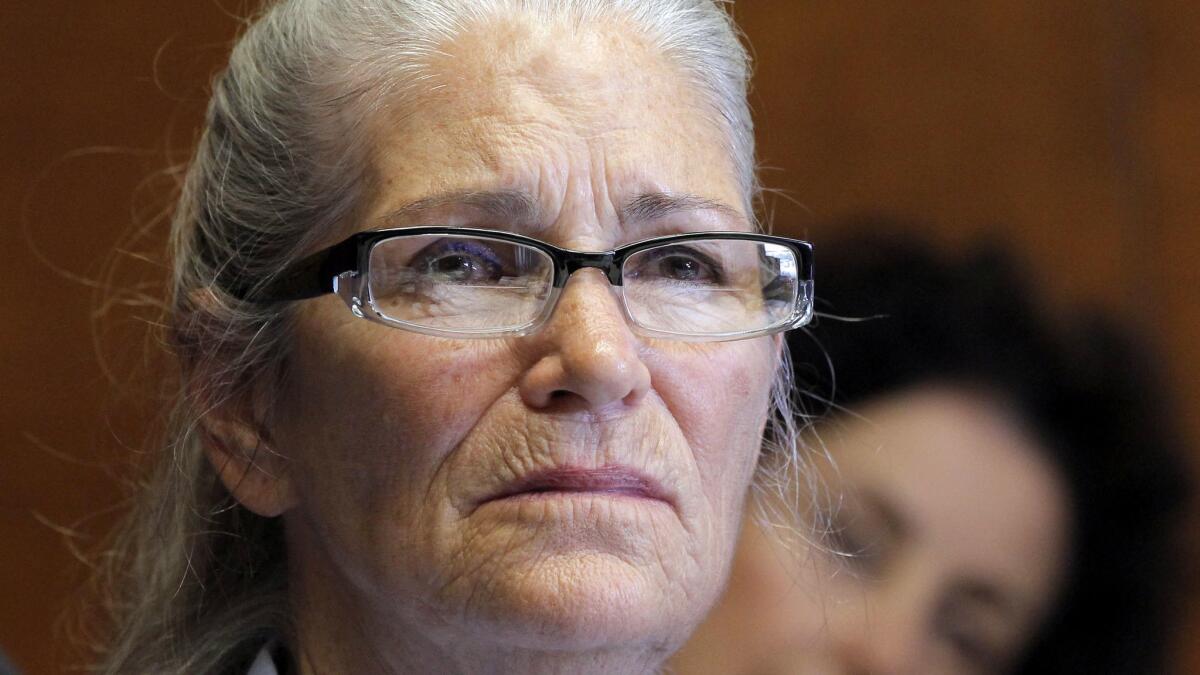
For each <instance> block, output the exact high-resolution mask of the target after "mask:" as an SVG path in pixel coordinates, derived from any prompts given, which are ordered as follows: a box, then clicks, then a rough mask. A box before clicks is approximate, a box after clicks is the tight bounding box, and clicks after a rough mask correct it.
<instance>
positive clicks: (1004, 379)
mask: <svg viewBox="0 0 1200 675" xmlns="http://www.w3.org/2000/svg"><path fill="white" fill-rule="evenodd" d="M904 229H909V228H901V227H899V226H898V223H895V222H892V221H890V220H888V219H886V218H882V219H881V218H874V219H859V220H857V221H854V222H851V223H848V224H846V225H845V226H844V227H843V228H842V231H850V232H861V233H863V234H858V235H850V236H847V237H845V238H843V239H841V240H839V241H837V242H825V243H823V244H822V245H821V246H820V249H821V250H820V253H819V256H818V260H819V262H820V265H819V266H818V270H817V280H816V294H817V300H818V306H817V308H818V312H820V313H822V316H821V317H820V318H819V319H818V322H817V323H816V324H815V325H814V326H813V327H812V328H811V329H810V330H809V331H807V332H799V331H798V332H795V333H793V334H792V335H791V336H790V338H789V339H790V342H791V347H792V352H793V357H794V361H795V364H796V366H795V367H796V377H797V384H799V386H800V390H801V391H807V392H810V395H811V397H812V399H813V400H814V401H818V402H819V403H818V406H817V407H818V410H815V411H813V412H816V413H819V412H821V410H820V409H819V408H821V407H826V408H828V407H832V406H846V407H850V408H853V407H855V406H857V405H859V404H861V403H863V402H864V401H867V400H869V399H872V398H875V397H879V396H883V395H886V394H889V393H894V392H897V391H901V390H905V389H908V388H911V387H914V386H917V385H920V384H923V383H930V382H938V383H950V384H957V385H964V386H967V387H971V388H972V389H982V390H984V391H986V392H988V393H990V394H994V395H995V396H996V397H998V399H999V400H1000V401H1002V402H1004V403H1005V404H1008V405H1009V406H1011V408H1012V409H1013V410H1015V411H1016V412H1017V414H1018V415H1019V416H1020V418H1021V419H1022V420H1023V422H1024V423H1025V424H1026V425H1027V426H1028V427H1029V428H1030V429H1031V430H1032V431H1033V432H1034V434H1035V435H1036V436H1037V437H1038V438H1039V440H1040V441H1041V443H1040V445H1041V446H1042V447H1043V448H1045V450H1046V452H1047V453H1048V454H1049V456H1050V457H1049V458H1050V460H1051V461H1052V462H1053V463H1054V464H1055V465H1056V466H1057V467H1058V469H1059V470H1060V472H1061V475H1062V476H1063V478H1064V482H1065V484H1066V488H1067V490H1068V492H1069V498H1070V503H1071V505H1072V523H1071V525H1072V527H1071V532H1072V540H1071V542H1070V550H1071V556H1070V558H1069V560H1070V561H1071V562H1070V568H1069V569H1068V571H1067V576H1066V579H1065V582H1064V587H1063V588H1062V589H1061V591H1060V596H1059V601H1058V603H1057V605H1056V606H1055V608H1054V609H1053V610H1052V613H1051V616H1050V617H1049V618H1048V619H1047V621H1046V623H1045V624H1044V626H1043V629H1042V630H1041V631H1040V632H1039V634H1038V635H1037V636H1036V637H1035V639H1034V641H1033V643H1032V644H1031V645H1030V646H1029V649H1028V652H1027V653H1026V655H1025V658H1024V659H1023V661H1021V664H1022V665H1021V666H1020V667H1019V668H1018V669H1017V672H1019V673H1089V675H1105V674H1111V675H1127V674H1133V673H1138V674H1144V673H1155V674H1157V673H1163V672H1166V669H1165V652H1166V649H1165V647H1166V639H1167V637H1168V635H1169V628H1170V627H1171V625H1172V622H1173V618H1174V615H1175V613H1176V609H1177V607H1176V606H1177V605H1178V604H1180V603H1179V600H1180V597H1179V591H1178V582H1179V581H1180V580H1181V578H1180V574H1179V572H1180V568H1181V560H1182V559H1181V556H1180V551H1179V550H1178V546H1179V542H1178V537H1177V527H1176V525H1177V524H1178V521H1179V520H1180V518H1181V516H1182V515H1183V513H1184V508H1185V505H1186V501H1187V498H1188V495H1189V493H1190V490H1191V488H1190V484H1189V481H1188V480H1187V478H1186V476H1187V472H1186V468H1185V466H1184V464H1183V461H1182V455H1181V453H1180V446H1179V439H1178V437H1177V436H1176V433H1175V431H1174V428H1173V426H1172V424H1170V422H1171V420H1170V419H1169V414H1168V410H1169V407H1168V406H1167V403H1166V400H1165V393H1164V391H1163V386H1162V385H1161V384H1160V380H1159V379H1158V378H1156V377H1155V368H1154V367H1153V366H1154V364H1153V363H1152V361H1153V359H1152V358H1151V355H1150V353H1149V352H1148V350H1147V349H1146V348H1144V347H1143V346H1142V345H1140V344H1138V343H1136V342H1135V341H1134V340H1133V339H1132V338H1131V337H1130V336H1129V335H1128V334H1127V333H1126V332H1125V331H1122V330H1120V329H1119V328H1118V327H1117V326H1116V325H1115V324H1114V323H1113V322H1112V321H1111V320H1109V319H1107V318H1104V317H1103V316H1102V315H1100V314H1097V313H1083V312H1080V313H1079V314H1077V315H1072V316H1062V315H1059V316H1054V317H1051V316H1050V315H1048V314H1047V313H1046V312H1045V311H1044V309H1043V308H1042V307H1041V306H1040V305H1039V303H1038V302H1037V301H1036V298H1035V293H1034V292H1033V291H1032V290H1031V287H1030V284H1029V283H1028V281H1027V276H1026V275H1024V274H1023V273H1022V270H1020V269H1019V268H1018V266H1017V265H1016V264H1015V262H1014V261H1013V259H1012V258H1011V257H1010V256H1009V255H1007V254H1006V253H1005V252H1004V250H1003V248H1002V247H1000V246H997V245H995V244H990V245H981V246H977V247H976V248H975V249H973V250H971V251H970V252H968V253H966V254H964V255H961V256H959V257H956V258H948V257H941V256H938V255H935V254H933V253H931V248H930V246H929V245H927V244H926V243H922V242H920V241H917V240H914V239H912V238H906V237H903V236H901V235H898V234H891V235H889V234H881V233H887V232H892V233H895V232H899V231H903V230H904ZM868 232H869V233H870V234H866V233H868ZM860 319H861V320H860ZM1052 319H1053V320H1052ZM809 407H810V408H812V407H813V406H809Z"/></svg>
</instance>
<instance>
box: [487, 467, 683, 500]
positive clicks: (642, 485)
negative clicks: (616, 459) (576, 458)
mask: <svg viewBox="0 0 1200 675" xmlns="http://www.w3.org/2000/svg"><path fill="white" fill-rule="evenodd" d="M573 494H579V495H593V496H598V497H612V498H631V499H646V500H654V501H661V502H666V503H667V504H668V505H672V506H673V502H674V500H673V499H671V497H670V495H668V494H667V492H666V490H665V489H663V487H662V485H661V484H660V483H659V482H658V481H656V480H654V479H653V478H650V477H649V476H647V475H645V474H643V473H641V472H639V471H636V470H634V469H631V468H629V467H625V466H604V467H600V468H594V469H589V468H583V467H555V468H553V469H545V470H542V471H537V472H535V473H532V474H529V475H527V476H522V477H521V478H519V479H517V480H516V481H514V482H513V483H511V484H509V485H507V486H505V488H504V489H503V490H502V491H501V492H499V493H497V494H495V495H493V496H491V497H488V498H487V499H485V500H483V502H481V503H487V502H494V501H500V500H504V499H518V498H520V499H539V498H554V497H563V496H568V495H573Z"/></svg>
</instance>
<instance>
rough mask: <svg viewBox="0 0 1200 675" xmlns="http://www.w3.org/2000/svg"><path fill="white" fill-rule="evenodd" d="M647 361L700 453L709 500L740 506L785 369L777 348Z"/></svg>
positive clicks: (708, 351) (747, 346)
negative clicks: (779, 373) (777, 378)
mask: <svg viewBox="0 0 1200 675" xmlns="http://www.w3.org/2000/svg"><path fill="white" fill-rule="evenodd" d="M647 362H648V365H649V366H650V370H651V377H652V380H653V383H654V388H655V391H656V393H657V394H658V395H659V396H660V397H661V398H662V400H663V402H664V403H665V404H666V406H667V408H668V409H669V410H670V412H671V415H672V416H673V417H674V418H675V420H676V422H677V423H678V424H679V428H680V429H681V430H682V432H683V434H684V436H685V437H686V439H687V441H688V444H689V445H690V446H691V448H692V451H693V454H694V460H695V462H696V464H697V468H698V470H699V471H700V476H701V479H702V480H703V482H704V484H705V492H706V494H707V496H708V498H709V500H710V501H712V502H716V503H724V504H727V503H729V502H731V501H740V500H741V499H742V496H743V494H744V491H745V488H746V486H747V484H748V483H749V479H750V475H751V474H752V472H753V469H754V466H755V463H756V462H757V459H758V453H759V449H760V447H761V442H762V433H763V427H764V425H765V424H766V420H767V410H768V403H769V400H770V390H771V384H772V381H773V378H774V373H775V367H776V365H777V362H776V360H775V355H774V350H773V348H772V341H771V340H770V339H767V338H764V339H757V340H744V341H739V342H726V343H716V344H702V345H687V344H674V345H669V346H664V347H662V349H661V350H659V351H655V352H654V353H653V354H651V355H649V356H648V357H647ZM726 511H727V512H731V513H737V512H738V509H726Z"/></svg>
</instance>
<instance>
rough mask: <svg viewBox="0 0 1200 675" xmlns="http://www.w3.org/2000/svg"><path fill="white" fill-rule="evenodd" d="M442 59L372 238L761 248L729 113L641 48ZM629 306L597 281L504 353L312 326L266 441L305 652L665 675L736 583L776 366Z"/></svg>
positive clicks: (393, 132)
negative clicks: (717, 237) (276, 457)
mask: <svg viewBox="0 0 1200 675" xmlns="http://www.w3.org/2000/svg"><path fill="white" fill-rule="evenodd" d="M442 51H443V52H444V53H445V57H444V59H443V60H442V61H441V62H437V63H435V64H434V67H433V73H434V80H433V81H432V82H431V85H432V86H431V89H432V90H433V91H434V93H432V94H429V95H426V96H424V97H423V98H421V100H420V101H419V102H418V103H417V104H416V105H411V106H405V107H403V108H402V109H401V108H395V109H389V108H384V109H383V110H382V112H380V113H379V114H378V115H376V116H375V117H373V118H372V119H371V120H370V123H369V129H370V133H372V134H373V139H374V142H373V147H372V153H371V161H372V173H373V177H374V185H373V188H374V194H373V197H372V199H371V200H370V202H369V207H368V208H366V209H365V211H364V213H363V214H362V215H361V217H360V218H359V219H358V220H357V223H358V226H357V229H373V228H378V227H385V226H386V227H402V226H417V225H435V224H436V225H450V226H470V227H486V228H498V229H504V230H509V231H515V232H521V233H524V234H528V235H531V236H534V237H537V238H540V239H543V240H545V241H548V242H551V243H554V244H557V245H559V246H563V247H567V248H573V249H578V250H585V251H600V250H607V249H611V248H613V247H614V246H617V245H619V244H622V243H626V242H631V241H635V240H639V239H643V238H646V237H651V236H655V235H662V234H670V233H676V232H685V231H693V230H748V229H749V228H750V225H749V220H748V216H747V214H746V213H745V212H744V208H743V198H742V193H741V192H740V190H739V187H738V183H737V180H736V177H735V174H734V170H733V166H732V163H731V161H730V157H729V155H728V152H727V150H726V144H725V142H724V140H723V139H724V137H723V135H722V133H721V131H720V130H719V128H718V127H716V126H715V125H714V124H712V123H711V122H710V120H709V118H708V115H709V112H708V110H707V109H706V107H705V105H704V104H703V103H702V102H701V101H700V100H698V99H697V98H696V96H695V94H694V92H693V91H692V90H691V89H690V88H689V87H687V86H684V84H683V80H682V78H681V77H679V76H678V75H677V74H676V73H674V72H672V70H671V68H670V66H669V65H668V64H666V63H664V62H663V61H662V60H661V59H660V58H659V57H656V56H654V55H653V53H652V52H651V51H650V50H648V49H647V48H646V47H645V46H644V45H642V44H641V43H639V42H638V41H636V40H633V39H631V38H629V37H628V36H627V35H626V33H625V32H623V31H619V30H616V29H613V30H595V31H585V32H581V33H574V34H568V33H567V32H563V31H554V30H547V29H542V28H535V27H531V26H529V25H526V24H524V23H521V22H512V23H508V24H503V25H498V26H497V25H493V26H489V27H488V30H487V31H480V32H476V33H468V34H467V35H466V36H464V37H462V38H460V39H458V40H456V41H455V42H454V43H452V44H448V45H444V46H443V48H442ZM342 234H344V233H342ZM336 238H337V237H331V239H336ZM618 302H619V300H618V298H617V297H616V296H615V295H614V289H613V288H612V287H611V286H610V285H609V284H608V282H607V281H606V280H605V278H604V277H603V276H602V275H601V274H600V273H599V272H598V271H597V270H582V271H580V272H578V273H576V274H575V275H574V276H573V277H572V279H571V280H570V282H569V283H568V285H567V287H566V290H565V293H564V295H563V297H562V299H561V301H560V303H559V305H558V307H557V310H556V313H555V315H554V316H553V317H552V318H551V319H550V321H549V323H548V324H547V325H546V326H545V327H544V328H543V329H541V330H540V331H539V332H537V333H536V334H534V335H530V336H526V337H520V338H511V339H492V340H450V339H441V338H433V337H427V336H423V335H419V334H415V333H410V332H405V331H403V330H397V329H394V328H390V327H387V326H382V325H379V324H375V323H371V322H368V321H363V320H361V319H358V318H356V317H354V316H353V315H352V314H351V313H350V312H349V311H347V309H346V307H345V306H344V305H343V304H341V303H340V302H339V301H338V300H337V299H336V298H335V297H332V296H326V297H324V298H320V299H316V300H312V301H309V302H306V303H303V307H302V308H301V309H300V311H299V315H298V318H297V321H296V325H295V330H294V334H295V337H294V343H293V347H292V351H291V353H290V354H289V356H288V368H287V373H286V376H285V383H284V387H283V390H282V394H281V400H280V401H279V404H278V409H277V410H276V411H275V417H274V423H273V426H272V427H271V429H270V432H271V444H272V446H273V449H274V450H275V451H276V452H279V453H281V454H282V455H284V456H285V457H287V458H288V460H289V462H288V464H287V466H286V468H285V469H284V474H283V478H282V481H283V483H282V489H281V494H285V495H287V497H288V499H289V502H288V505H289V509H288V510H287V511H286V515H285V522H286V531H287V539H288V543H289V549H290V556H291V558H290V561H291V565H292V569H293V578H294V593H295V594H296V595H297V596H298V602H299V604H300V609H299V610H298V611H299V614H300V618H301V624H302V625H301V630H302V632H303V631H304V630H305V625H304V622H305V621H309V622H312V621H314V620H313V619H312V618H311V617H312V616H313V615H314V614H320V615H322V616H323V618H322V619H320V621H321V622H323V623H321V625H320V626H314V625H309V626H308V629H309V630H313V629H320V630H326V631H331V632H334V633H337V632H338V631H348V634H354V633H363V634H366V635H367V636H368V638H369V639H371V640H372V641H373V642H374V643H375V644H376V645H378V644H385V643H386V644H389V645H399V648H400V649H401V650H405V649H407V650H408V651H410V652H414V651H420V650H421V649H425V648H430V647H432V648H433V649H435V650H436V649H437V648H439V647H441V648H444V647H446V645H454V648H455V649H456V650H461V651H462V652H463V653H464V654H466V653H469V652H471V651H472V650H479V651H488V650H490V651H491V653H493V654H496V653H500V652H499V651H498V650H503V649H505V648H512V649H529V650H561V651H570V650H573V649H584V650H586V649H595V650H603V649H605V648H607V647H608V646H610V645H620V646H626V647H627V646H629V645H641V646H642V647H643V648H644V649H645V650H647V651H648V652H654V653H655V654H656V655H657V657H658V658H660V659H661V658H663V655H664V653H665V652H664V650H667V649H670V648H671V647H672V646H674V645H677V644H678V643H679V642H680V641H682V639H683V638H684V637H685V636H686V634H687V633H688V632H689V629H690V628H691V627H692V626H693V625H694V624H695V623H696V622H698V621H699V620H700V618H701V617H702V615H703V613H704V612H705V611H706V610H707V608H708V607H709V606H710V604H711V602H712V601H713V599H714V598H715V596H716V594H717V593H718V592H719V589H720V586H721V584H722V582H723V580H724V577H725V574H726V570H727V567H728V565H729V562H730V558H731V556H732V549H733V544H734V540H735V538H736V533H737V529H738V524H739V522H740V515H741V504H742V501H743V498H744V495H745V491H746V487H747V485H748V482H749V480H750V477H751V473H752V471H753V467H754V465H755V461H756V458H757V455H758V449H759V444H760V438H761V433H762V429H763V426H764V423H765V416H766V411H767V406H768V390H769V386H770V382H771V380H772V377H773V374H774V369H775V366H776V363H777V360H776V357H777V350H778V344H779V343H778V341H777V340H775V339H772V338H765V339H754V340H746V341H740V342H724V343H707V344H688V343H682V342H672V341H660V340H650V339H643V338H640V337H638V336H636V335H635V334H633V333H632V332H631V331H630V327H629V326H627V325H626V322H625V321H624V319H623V318H622V313H621V310H620V308H619V305H618ZM306 617H308V618H307V619H306ZM464 658H465V657H464Z"/></svg>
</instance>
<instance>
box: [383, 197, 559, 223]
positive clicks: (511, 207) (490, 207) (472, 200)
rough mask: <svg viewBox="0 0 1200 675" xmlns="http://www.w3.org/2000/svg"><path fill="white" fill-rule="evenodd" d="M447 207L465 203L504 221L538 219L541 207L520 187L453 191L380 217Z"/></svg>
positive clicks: (400, 216)
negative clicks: (514, 188)
mask: <svg viewBox="0 0 1200 675" xmlns="http://www.w3.org/2000/svg"><path fill="white" fill-rule="evenodd" d="M447 206H465V207H467V208H471V209H474V210H476V211H481V212H483V213H484V214H486V215H488V216H491V217H494V218H496V219H497V220H501V221H503V222H506V223H520V224H533V223H538V222H541V220H542V208H541V206H540V205H539V204H538V202H537V200H536V199H534V198H533V196H532V195H530V194H529V193H528V192H525V191H523V190H454V191H451V192H445V193H441V194H436V195H432V196H429V197H422V198H421V199H418V200H416V201H415V202H412V203H409V204H405V205H404V206H401V207H400V208H398V209H396V210H395V211H391V212H389V213H388V214H387V215H386V216H384V219H385V220H388V221H391V220H403V219H407V218H413V217H416V216H419V215H422V214H425V213H428V212H430V211H435V210H437V209H440V208H445V207H447Z"/></svg>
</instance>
